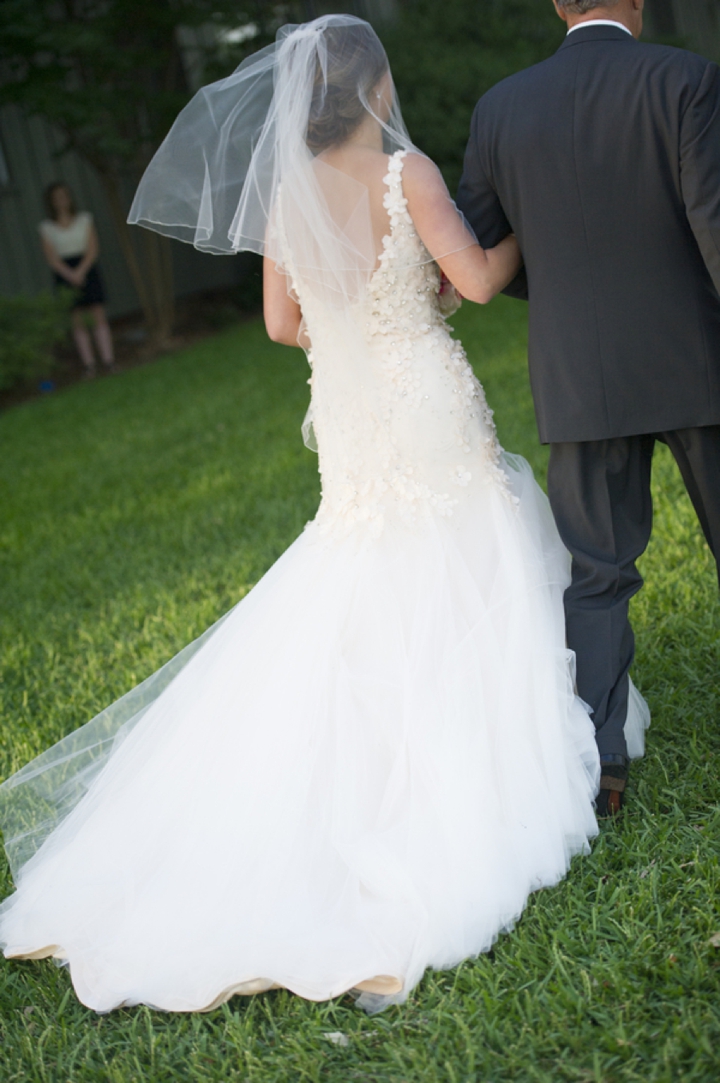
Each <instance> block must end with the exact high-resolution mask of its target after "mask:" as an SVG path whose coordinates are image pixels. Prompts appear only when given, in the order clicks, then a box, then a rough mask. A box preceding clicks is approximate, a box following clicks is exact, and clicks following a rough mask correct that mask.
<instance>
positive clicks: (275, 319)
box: [263, 256, 310, 348]
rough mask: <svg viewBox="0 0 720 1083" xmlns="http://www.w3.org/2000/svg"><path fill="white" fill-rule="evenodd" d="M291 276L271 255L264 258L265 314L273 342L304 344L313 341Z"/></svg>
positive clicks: (290, 344)
mask: <svg viewBox="0 0 720 1083" xmlns="http://www.w3.org/2000/svg"><path fill="white" fill-rule="evenodd" d="M288 286H289V283H288V277H287V275H286V274H285V273H284V272H283V271H281V270H278V266H277V264H276V263H274V262H273V260H271V259H270V257H269V256H265V257H264V258H263V316H264V318H265V329H266V330H267V333H268V335H269V336H270V338H271V339H272V340H273V342H281V343H282V344H283V345H284V346H304V347H305V348H307V347H308V346H309V345H310V341H309V339H308V337H307V332H306V331H305V329H304V327H303V316H302V309H301V308H300V305H299V304H298V303H297V301H296V300H295V299H294V298H293V297H291V296H290V294H289V293H288Z"/></svg>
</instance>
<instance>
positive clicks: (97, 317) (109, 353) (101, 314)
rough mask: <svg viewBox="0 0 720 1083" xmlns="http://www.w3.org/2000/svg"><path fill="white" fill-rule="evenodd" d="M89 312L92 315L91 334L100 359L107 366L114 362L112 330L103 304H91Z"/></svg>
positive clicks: (110, 366) (109, 366)
mask: <svg viewBox="0 0 720 1083" xmlns="http://www.w3.org/2000/svg"><path fill="white" fill-rule="evenodd" d="M90 312H91V313H92V317H93V335H94V336H95V345H96V346H97V350H98V353H99V354H100V360H101V361H102V363H103V365H105V366H106V367H107V368H112V366H113V365H114V364H115V351H114V349H113V340H112V331H111V330H110V324H109V323H108V320H107V316H106V315H105V308H104V306H103V305H92V307H91V308H90Z"/></svg>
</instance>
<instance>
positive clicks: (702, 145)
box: [680, 64, 720, 293]
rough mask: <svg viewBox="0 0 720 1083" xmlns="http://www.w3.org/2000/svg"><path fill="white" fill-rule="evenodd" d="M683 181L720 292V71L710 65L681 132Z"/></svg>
mask: <svg viewBox="0 0 720 1083" xmlns="http://www.w3.org/2000/svg"><path fill="white" fill-rule="evenodd" d="M680 180H681V185H682V193H683V199H684V201H685V210H686V212H687V216H688V221H689V222H690V226H691V228H692V231H693V233H694V234H695V239H696V240H697V243H698V246H699V248H700V251H701V253H702V257H703V259H704V260H705V265H706V267H707V269H708V271H709V272H710V276H711V278H712V280H713V282H714V283H715V288H716V289H717V291H718V292H719V293H720V68H718V67H717V65H716V64H708V65H707V67H706V68H705V72H704V74H703V77H702V79H701V80H700V83H699V85H698V88H697V90H696V92H695V95H694V97H693V99H692V101H691V103H690V105H689V106H688V108H687V109H686V111H685V115H684V116H683V120H682V126H681V131H680Z"/></svg>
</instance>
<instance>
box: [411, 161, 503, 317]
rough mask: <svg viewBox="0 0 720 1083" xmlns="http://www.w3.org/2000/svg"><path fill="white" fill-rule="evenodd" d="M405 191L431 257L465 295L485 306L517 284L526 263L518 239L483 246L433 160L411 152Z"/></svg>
mask: <svg viewBox="0 0 720 1083" xmlns="http://www.w3.org/2000/svg"><path fill="white" fill-rule="evenodd" d="M403 190H404V192H405V197H406V199H407V201H408V211H409V213H410V217H411V218H412V220H413V222H414V224H415V228H416V229H417V231H418V234H419V235H420V239H421V240H422V241H423V243H424V244H425V247H426V248H427V249H428V251H429V252H430V254H431V255H432V256H436V258H437V257H438V256H439V258H437V262H438V264H439V265H440V269H441V270H442V271H443V272H444V273H445V274H446V275H447V277H448V278H449V279H450V281H451V282H452V284H453V286H455V288H456V289H457V290H458V291H459V292H460V293H461V294H462V296H463V297H467V298H468V300H470V301H477V302H478V303H479V304H481V305H485V304H487V303H488V301H491V300H492V299H493V297H495V295H496V294H498V293H500V291H501V290H503V289H504V288H505V287H506V286H507V285H508V283H510V282H512V280H513V279H514V278H515V276H516V275H517V273H518V271H519V270H520V268H521V267H522V262H523V261H522V255H521V253H520V248H519V246H518V243H517V241H516V240H515V237H514V236H512V235H511V236H509V237H505V238H504V240H502V241H500V243H499V244H498V245H496V246H495V248H481V247H480V245H479V244H478V243H477V242H476V241H475V238H474V237H473V236H472V235H471V234H470V232H469V231H468V229H467V226H466V225H465V223H464V221H463V220H462V218H461V216H460V214H459V212H458V211H457V209H456V207H455V204H454V203H453V201H452V200H451V198H450V193H449V192H448V190H447V187H446V185H445V181H444V180H443V178H442V174H441V173H440V170H439V169H438V167H437V166H436V165H435V164H434V163H433V162H431V161H430V159H429V158H425V157H423V155H421V154H409V155H408V156H407V158H406V159H405V164H404V168H403ZM446 252H451V253H452V255H444V253H446Z"/></svg>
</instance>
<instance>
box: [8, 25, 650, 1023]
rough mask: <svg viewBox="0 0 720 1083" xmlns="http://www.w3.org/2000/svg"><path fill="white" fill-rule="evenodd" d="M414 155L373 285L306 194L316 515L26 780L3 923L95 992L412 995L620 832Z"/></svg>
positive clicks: (19, 783)
mask: <svg viewBox="0 0 720 1083" xmlns="http://www.w3.org/2000/svg"><path fill="white" fill-rule="evenodd" d="M336 18H339V17H336ZM404 161H405V152H404V151H403V150H400V151H397V152H396V153H394V154H392V155H390V156H389V158H388V165H387V175H386V176H385V181H384V184H385V188H386V194H385V208H386V210H387V213H388V221H389V227H388V234H387V235H386V236H385V238H384V239H383V243H382V252H381V254H380V257H379V262H378V265H377V269H376V270H375V271H374V273H373V274H372V276H371V278H370V280H369V285H368V288H367V290H365V291H364V292H363V293H362V296H361V298H360V299H358V301H357V303H355V304H350V305H345V306H340V307H333V305H331V304H329V303H327V300H326V299H325V297H324V294H323V292H322V291H318V290H314V289H313V288H310V286H309V285H308V283H309V281H310V280H309V279H308V277H307V275H304V274H303V273H302V270H301V269H298V267H297V266H296V265H295V263H294V250H293V246H292V244H291V243H290V242H289V241H288V236H289V233H290V230H289V225H288V222H287V221H286V220H285V219H284V218H283V214H282V206H283V201H282V200H280V201H279V202H278V207H277V214H276V218H275V221H274V223H273V227H272V228H273V229H274V231H275V234H276V243H277V245H278V249H279V250H284V264H285V270H286V272H287V273H288V275H290V276H291V278H292V279H293V287H294V289H295V291H296V293H297V296H298V298H299V300H300V303H301V306H302V310H303V314H304V318H305V321H306V324H307V328H308V332H309V336H310V339H311V341H312V351H311V354H310V360H311V364H312V379H311V385H312V396H311V408H310V413H309V417H308V428H311V429H312V430H313V432H314V439H315V441H316V443H317V449H318V452H319V463H320V472H321V477H322V500H321V504H320V508H319V511H318V513H317V516H316V518H315V519H314V520H313V521H312V522H311V523H309V524H308V526H307V528H306V529H305V531H304V532H303V533H302V535H301V536H300V537H299V538H298V539H297V540H296V541H295V542H294V544H293V545H291V546H290V548H289V549H288V550H287V552H286V553H285V554H284V555H283V556H282V557H281V558H280V560H278V561H277V563H276V564H275V565H274V566H273V567H272V568H271V569H270V570H269V571H268V573H267V574H266V575H265V576H264V578H263V579H262V580H261V581H260V582H259V583H258V584H257V586H256V587H255V588H254V589H253V590H252V591H251V592H250V593H249V594H248V595H247V597H245V598H244V599H243V600H242V601H241V602H240V603H239V604H238V605H237V606H236V607H235V608H234V609H232V610H231V611H230V613H228V614H227V615H226V616H225V617H224V618H223V619H222V620H221V621H219V622H218V623H217V624H216V625H215V626H214V627H213V628H211V629H210V630H209V631H207V632H206V633H205V634H204V635H203V636H202V637H201V638H200V639H199V640H198V641H196V643H194V644H192V645H191V646H189V647H188V648H186V649H185V650H184V651H183V652H181V653H180V655H178V656H177V657H176V658H175V659H173V660H172V661H171V662H169V663H168V665H167V666H165V667H164V668H163V669H162V670H160V671H159V672H158V673H157V674H155V675H154V676H153V677H151V678H149V679H148V680H147V681H145V682H144V684H142V685H140V686H139V687H138V688H136V689H134V690H132V691H131V692H129V693H128V694H127V695H126V696H124V697H123V698H122V699H121V700H119V701H118V702H117V703H115V704H113V705H112V706H111V707H109V708H108V709H107V710H105V711H103V712H102V713H101V714H100V715H99V716H98V717H97V718H96V719H94V720H93V721H91V722H89V723H88V724H87V725H86V726H84V727H82V728H81V729H79V730H78V731H76V732H75V733H72V734H70V735H69V736H68V737H66V738H65V739H64V740H63V741H61V742H60V743H59V744H58V745H56V746H55V747H54V748H52V749H50V750H49V751H48V752H46V753H45V754H44V755H43V756H40V757H39V758H38V759H37V760H35V761H34V762H33V763H31V764H29V765H28V766H27V767H25V768H24V769H23V770H21V771H20V772H19V773H18V774H17V775H15V776H13V777H12V778H11V779H9V780H8V781H7V782H6V783H5V784H4V785H3V786H2V787H0V824H1V825H2V828H3V832H4V836H5V845H6V850H7V853H8V857H9V859H10V862H11V866H12V869H13V874H14V877H15V883H16V889H17V890H16V892H15V893H14V894H13V895H12V896H11V897H10V898H9V899H7V900H6V901H5V902H4V904H3V905H2V907H1V908H0V944H2V946H3V948H4V951H5V954H6V955H7V956H8V957H15V958H40V957H46V956H52V957H54V958H55V959H57V960H59V961H61V962H63V963H65V964H66V965H67V966H69V968H70V973H71V977H72V981H73V984H74V987H75V989H76V991H77V995H78V996H79V998H80V1000H81V1001H82V1002H83V1003H84V1004H86V1005H88V1006H89V1007H91V1008H94V1009H95V1010H97V1011H108V1010H110V1009H112V1008H115V1007H118V1006H120V1005H132V1004H139V1003H144V1004H148V1005H151V1006H154V1007H156V1008H161V1009H166V1010H170V1011H197V1010H206V1009H209V1008H211V1007H213V1006H215V1005H217V1004H219V1003H221V1002H223V1001H224V1000H227V999H228V998H229V997H230V996H232V995H233V994H234V993H256V992H261V991H263V990H267V989H270V988H275V987H283V988H286V989H289V990H292V991H293V992H295V993H297V994H299V995H300V996H302V997H306V998H309V999H311V1000H324V999H328V998H331V997H335V996H338V995H340V994H342V993H344V992H346V991H348V990H355V991H356V992H357V993H359V995H360V1003H361V1005H363V1006H364V1007H366V1008H367V1009H368V1010H376V1009H378V1008H380V1007H382V1006H384V1005H386V1004H388V1003H393V1002H399V1001H402V1000H404V999H405V998H406V997H407V996H408V994H409V993H410V991H411V990H412V988H413V987H414V986H415V985H416V984H417V982H418V981H419V980H420V979H421V977H422V975H423V972H424V970H425V969H426V967H437V968H443V967H452V966H454V965H456V964H457V963H459V962H460V961H461V960H463V959H467V958H468V957H472V956H474V955H477V954H478V953H480V952H483V951H486V950H488V949H489V948H490V947H491V945H492V944H493V943H494V941H495V940H496V938H497V937H498V935H499V934H500V932H502V931H503V930H509V929H511V928H512V927H513V925H514V924H515V923H516V922H517V920H518V918H519V917H520V915H521V913H522V911H523V908H524V906H525V904H526V901H527V898H528V895H529V893H530V892H532V891H535V890H537V889H538V888H541V887H543V886H549V885H552V884H555V883H557V882H558V881H559V880H560V879H561V878H562V877H563V876H564V875H565V873H566V872H567V870H568V867H569V864H570V860H571V858H572V857H573V855H574V854H578V853H582V852H587V850H588V840H589V839H590V838H592V837H593V836H594V835H595V833H596V831H597V826H596V821H595V816H594V812H593V799H594V796H595V793H596V790H597V786H598V781H599V766H598V757H597V751H596V747H595V740H594V729H593V725H592V722H591V720H590V718H589V715H588V711H587V709H586V708H585V706H584V705H583V704H582V702H581V701H580V700H579V699H578V698H577V697H576V695H575V694H574V689H573V656H572V654H571V653H570V652H568V651H567V649H566V646H565V630H564V616H563V591H564V589H565V587H566V586H567V584H568V582H569V560H568V555H567V553H566V551H565V550H564V548H563V546H562V544H561V542H560V539H559V537H558V534H557V531H556V528H555V526H554V522H553V519H552V516H551V513H550V510H549V507H548V503H547V500H546V498H545V496H544V495H543V493H542V491H541V490H540V488H539V487H538V485H537V484H536V482H535V481H534V479H533V476H532V472H531V470H530V468H529V466H528V464H527V463H526V462H525V461H524V460H523V459H521V458H518V457H516V456H512V455H507V454H505V453H504V452H503V451H502V449H501V448H500V446H499V444H498V441H497V437H496V433H495V428H494V425H493V420H492V414H491V411H490V410H489V409H488V406H487V404H486V401H485V396H484V393H483V390H482V387H481V386H480V384H479V383H478V381H477V379H476V378H475V376H474V375H473V372H472V370H471V368H470V365H469V364H468V361H467V358H466V356H465V353H464V351H463V349H462V346H461V345H460V344H459V343H458V342H457V341H456V340H454V339H453V338H452V336H451V334H450V329H449V328H448V326H447V324H446V322H445V319H444V318H443V315H442V313H441V310H440V298H439V292H440V280H439V272H438V269H437V266H436V264H435V263H433V262H432V261H431V259H430V257H429V255H428V253H427V251H426V250H425V249H424V247H423V244H422V242H421V240H420V238H419V236H418V234H417V232H416V230H415V227H414V225H413V221H412V219H411V217H410V214H409V212H408V209H407V203H406V199H405V197H404V193H403V179H402V178H403V164H404ZM633 702H634V711H635V715H636V717H638V718H640V716H641V714H642V711H641V700H640V699H639V697H636V698H635V699H634V701H633ZM640 728H642V727H640Z"/></svg>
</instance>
